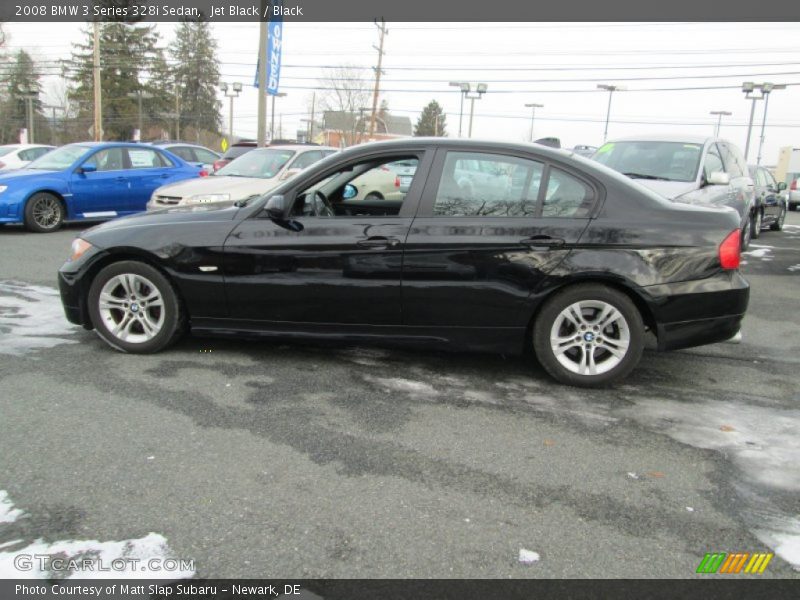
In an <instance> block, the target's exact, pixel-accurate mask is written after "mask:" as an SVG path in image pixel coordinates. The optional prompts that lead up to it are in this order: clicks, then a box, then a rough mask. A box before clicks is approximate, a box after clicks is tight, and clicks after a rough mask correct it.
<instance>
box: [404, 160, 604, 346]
mask: <svg viewBox="0 0 800 600" xmlns="http://www.w3.org/2000/svg"><path fill="white" fill-rule="evenodd" d="M476 169H478V172H480V173H483V174H490V175H491V177H492V178H493V180H490V179H488V178H484V179H483V180H482V182H481V184H480V187H478V186H476V181H477V180H476V179H468V178H465V177H464V176H463V173H464V172H466V171H470V172H475V170H476ZM599 195H600V192H599V190H598V189H597V188H596V187H595V186H594V184H592V183H591V182H589V181H587V180H586V179H584V178H583V177H582V176H581V175H580V174H579V173H577V172H574V171H572V170H571V169H569V168H568V167H565V166H557V165H550V164H548V162H547V161H545V160H543V159H538V158H536V157H533V156H526V157H521V156H514V155H510V154H500V153H497V152H496V151H492V150H487V151H482V150H476V151H471V152H464V151H460V150H444V149H441V150H439V151H438V153H437V156H436V159H435V161H434V166H433V169H432V171H431V175H430V176H429V177H428V182H427V185H426V187H425V190H424V192H423V198H422V202H421V206H420V211H419V213H418V216H417V218H416V219H415V220H414V224H413V226H412V228H411V231H410V232H409V236H408V240H407V241H406V252H405V256H404V260H403V315H404V324H405V325H409V326H415V327H447V328H493V329H506V330H508V331H509V332H512V333H513V332H518V330H519V328H521V327H525V325H526V324H527V320H528V318H529V316H530V315H529V314H527V311H525V310H523V309H525V308H526V306H527V304H528V298H529V296H530V295H531V293H532V292H533V291H534V290H535V289H536V288H537V287H539V286H540V285H541V284H542V282H543V281H544V279H545V278H546V277H547V275H548V273H550V272H551V271H552V270H553V268H555V267H556V266H557V265H558V264H559V263H560V262H561V261H562V260H563V259H564V258H565V257H566V255H567V254H568V253H569V252H570V249H571V248H572V247H573V246H574V245H575V244H577V243H578V241H579V240H580V237H581V234H582V233H583V231H584V230H585V229H586V226H587V225H588V223H589V218H590V216H591V214H592V210H593V208H594V206H595V204H596V200H597V198H598V197H599Z"/></svg>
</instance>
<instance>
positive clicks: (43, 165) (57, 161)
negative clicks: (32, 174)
mask: <svg viewBox="0 0 800 600" xmlns="http://www.w3.org/2000/svg"><path fill="white" fill-rule="evenodd" d="M89 148H90V146H81V145H80V144H70V145H69V146H62V147H61V148H56V149H55V150H53V151H52V152H49V153H47V154H45V155H44V156H42V157H41V158H38V159H37V160H35V161H33V162H32V163H31V164H29V165H28V167H27V168H28V169H35V170H37V171H63V170H64V169H66V168H67V167H69V166H70V165H72V163H74V162H75V161H76V160H78V159H79V158H80V157H81V156H83V155H84V154H86V151H87V150H89Z"/></svg>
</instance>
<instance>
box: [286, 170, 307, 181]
mask: <svg viewBox="0 0 800 600" xmlns="http://www.w3.org/2000/svg"><path fill="white" fill-rule="evenodd" d="M302 170H303V169H286V171H284V172H283V175H281V181H284V180H286V179H291V178H292V177H294V176H295V175H297V174H298V173H299V172H300V171H302Z"/></svg>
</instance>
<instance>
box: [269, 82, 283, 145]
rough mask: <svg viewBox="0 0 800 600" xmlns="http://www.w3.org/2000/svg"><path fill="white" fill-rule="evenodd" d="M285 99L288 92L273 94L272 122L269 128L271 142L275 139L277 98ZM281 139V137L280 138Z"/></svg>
mask: <svg viewBox="0 0 800 600" xmlns="http://www.w3.org/2000/svg"><path fill="white" fill-rule="evenodd" d="M276 97H278V98H284V97H286V92H278V93H277V94H272V121H271V123H270V126H269V139H270V142H272V140H274V139H276V138H275V98H276ZM278 137H280V136H278Z"/></svg>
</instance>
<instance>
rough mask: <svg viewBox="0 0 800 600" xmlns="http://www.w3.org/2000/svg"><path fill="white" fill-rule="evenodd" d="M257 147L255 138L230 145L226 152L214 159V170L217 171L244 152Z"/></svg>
mask: <svg viewBox="0 0 800 600" xmlns="http://www.w3.org/2000/svg"><path fill="white" fill-rule="evenodd" d="M256 148H258V144H257V143H256V142H255V141H254V140H242V141H240V142H236V143H235V144H231V145H230V146H228V149H227V150H226V151H225V153H224V154H223V155H222V156H221V157H220V158H218V159H217V160H215V161H214V164H213V165H212V167H213V172H214V173H216V172H217V171H219V170H220V169H221V168H222V167H224V166H225V165H227V164H228V163H229V162H231V161H232V160H234V159H237V158H239V157H240V156H242V155H243V154H247V153H248V152H250V151H251V150H255V149H256Z"/></svg>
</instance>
